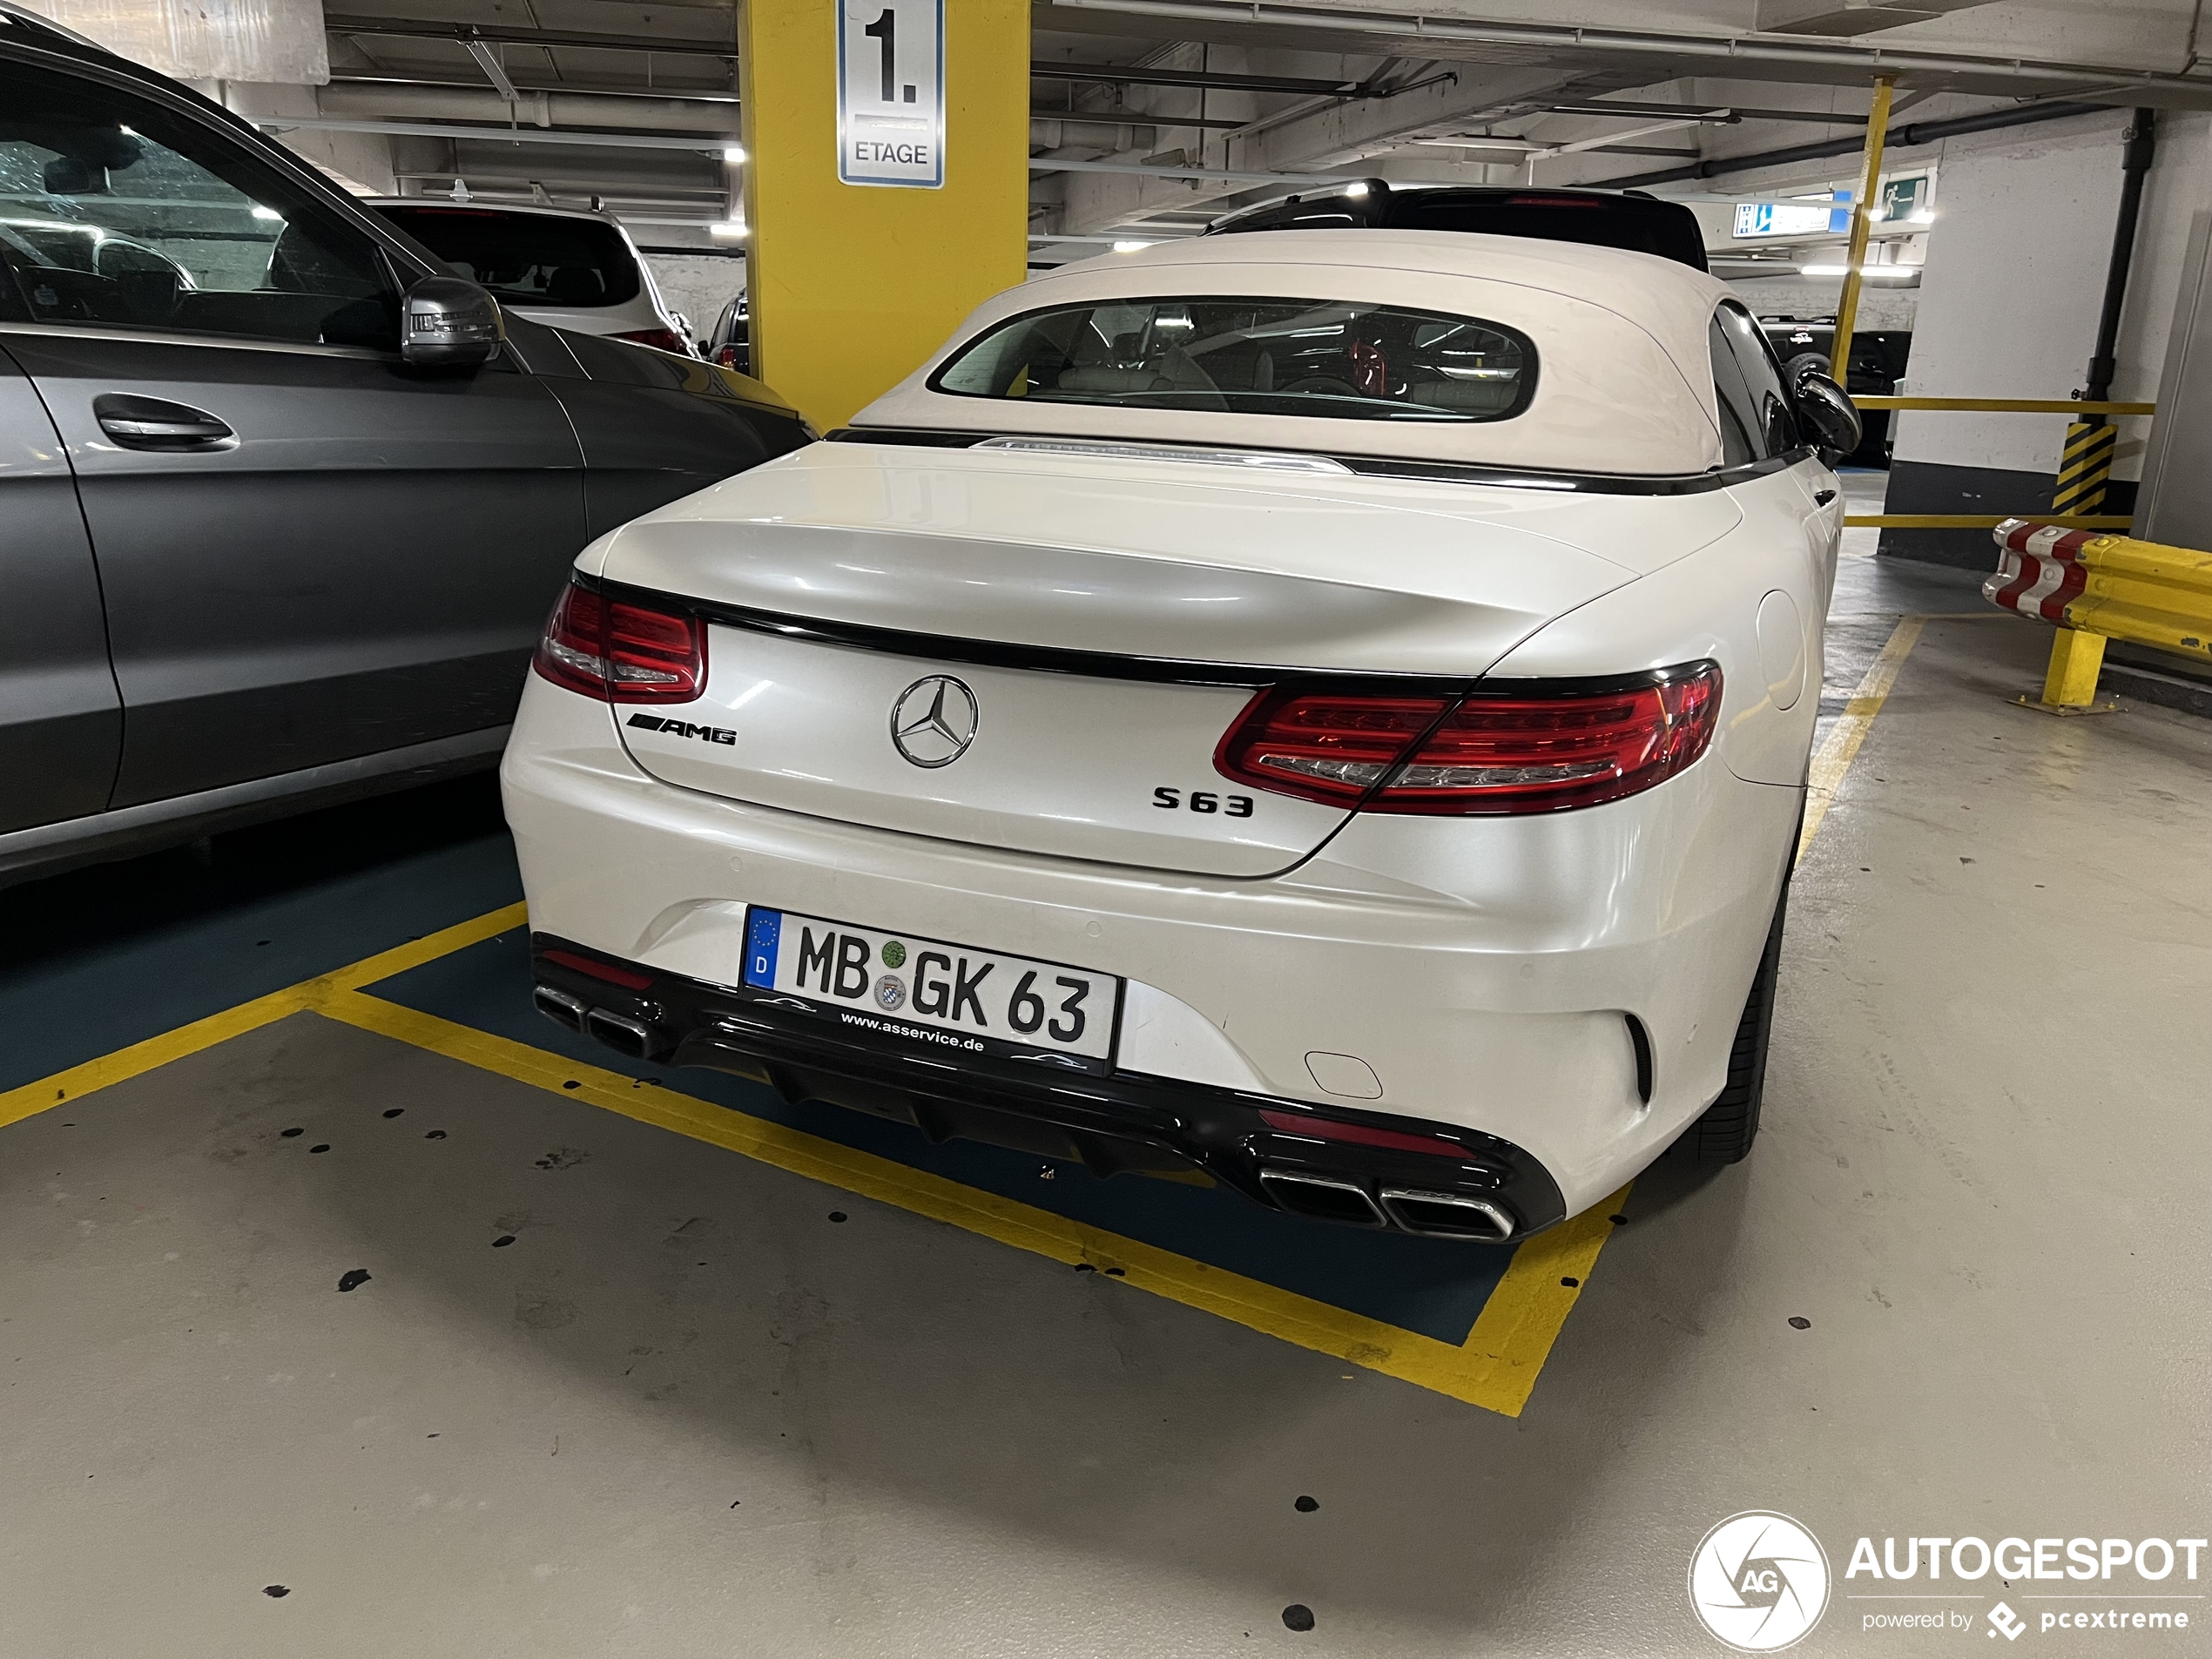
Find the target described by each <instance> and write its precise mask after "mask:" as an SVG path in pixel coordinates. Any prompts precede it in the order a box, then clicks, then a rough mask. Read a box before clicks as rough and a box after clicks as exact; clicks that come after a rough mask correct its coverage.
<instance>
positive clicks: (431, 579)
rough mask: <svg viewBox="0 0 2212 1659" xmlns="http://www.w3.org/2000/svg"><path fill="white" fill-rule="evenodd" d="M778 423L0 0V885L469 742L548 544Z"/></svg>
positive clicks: (443, 768) (778, 410) (758, 390)
mask: <svg viewBox="0 0 2212 1659" xmlns="http://www.w3.org/2000/svg"><path fill="white" fill-rule="evenodd" d="M502 327H503V338H502ZM403 331H404V332H403ZM807 438H808V433H807V430H806V426H805V423H804V422H803V421H801V420H800V419H799V415H798V414H797V413H796V412H795V411H794V410H792V408H790V407H789V406H787V405H786V404H785V403H784V402H783V401H781V400H779V398H777V397H776V396H775V395H773V394H772V393H771V392H770V391H768V389H767V388H765V387H763V386H761V385H760V384H759V382H757V381H750V380H747V379H745V378H744V377H743V376H741V375H738V374H732V373H730V372H729V371H727V370H725V369H722V368H716V367H714V366H712V365H710V364H707V363H703V362H699V361H696V360H691V359H686V358H679V357H675V356H671V355H670V354H666V353H664V352H657V351H649V350H645V349H643V348H641V347H634V346H629V345H625V344H623V343H622V342H619V341H611V340H604V339H597V338H593V337H591V336H588V335H582V334H568V333H565V332H563V331H559V330H556V329H551V328H547V327H540V326H538V325H536V324H534V323H529V322H525V321H523V320H520V319H518V318H506V319H504V320H502V316H501V314H500V313H499V310H498V307H496V304H495V303H494V302H493V301H492V300H491V299H490V297H489V295H487V294H486V293H483V291H482V289H480V288H477V287H474V286H473V285H472V284H469V283H466V282H463V281H462V280H460V279H458V278H455V277H454V276H452V275H450V274H448V273H446V272H445V270H444V268H443V267H442V266H441V265H440V264H439V263H438V262H437V261H436V260H435V259H433V258H432V257H430V255H429V254H428V252H427V251H426V250H425V249H423V248H421V246H418V245H417V244H415V242H413V241H411V240H410V239H408V237H406V236H405V235H404V234H402V233H400V232H398V231H396V230H395V229H394V228H393V227H392V226H389V225H388V224H386V223H385V222H384V221H383V220H382V219H379V218H378V217H377V216H376V215H374V213H370V212H365V211H363V210H361V208H359V207H357V206H354V203H353V201H352V199H350V198H349V197H347V196H346V195H345V194H344V193H343V192H340V191H338V190H336V189H334V187H333V186H332V185H330V184H329V183H328V182H327V181H326V180H325V179H323V178H322V177H321V176H320V174H318V173H317V172H314V170H313V169H312V168H310V167H308V166H307V165H304V164H302V163H300V162H299V161H298V160H296V159H294V158H293V157H292V156H291V155H290V154H289V153H288V152H286V151H285V150H283V149H282V148H280V146H278V145H274V144H273V143H270V142H269V141H267V140H266V139H265V138H262V137H261V136H260V134H259V133H258V132H255V131H254V130H253V128H251V127H250V126H248V125H246V123H244V122H242V121H240V120H239V118H236V117H234V116H233V115H231V114H229V113H228V112H227V111H224V110H222V109H220V108H219V107H218V106H217V105H213V104H212V103H210V102H208V101H207V100H206V99H205V98H200V97H199V95H197V94H196V93H193V92H192V91H189V90H187V89H186V88H185V87H182V86H180V85H178V84H175V83H173V82H172V81H169V80H167V79H165V78H163V77H161V76H159V75H157V74H154V73H152V72H151V71H146V70H145V69H142V68H139V67H138V66H136V65H133V64H129V63H126V62H125V61H124V60H122V59H120V58H118V57H113V56H111V54H109V53H107V52H105V51H102V50H100V49H99V48H98V47H96V46H93V45H91V44H90V43H87V42H85V41H83V40H81V39H79V38H78V37H75V36H73V35H71V34H70V33H68V32H67V31H65V30H58V29H56V28H54V27H52V26H51V25H49V24H44V23H43V22H42V21H40V20H38V19H37V18H35V17H30V15H28V14H26V13H24V12H23V11H21V10H16V9H13V8H10V7H4V6H0V584H3V585H0V592H4V594H5V601H4V603H0V882H5V881H7V880H13V879H20V878H21V877H22V876H23V875H24V873H29V872H31V871H34V870H40V869H45V868H51V867H56V866H58V865H61V864H64V863H71V862H82V861H85V860H93V859H98V858H104V857H109V856H116V855H118V854H121V853H128V852H136V851H138V850H142V849H143V848H145V846H150V845H156V844H158V843H160V842H162V841H165V840H185V839H189V838H190V837H192V836H195V835H199V834H201V833H206V831H208V830H209V829H211V828H214V827H217V826H224V825H228V824H234V823H239V822H243V821H246V820H248V819H254V818H266V817H272V816H275V815H277V814H279V813H284V812H289V811H294V810H298V809H300V808H302V807H305V806H310V805H321V804H327V803H328V802H329V801H331V800H333V799H341V798H343V797H345V796H347V795H357V794H365V793H369V792H375V791H378V790H383V789H390V788H395V787H400V786H405V785H408V784H412V783H415V782H418V781H421V780H422V779H428V778H430V777H434V776H437V775H440V774H442V773H444V772H454V771H459V770H464V769H468V768H471V767H478V766H488V765H492V764H494V763H495V762H496V759H497V758H498V755H499V752H500V749H501V746H502V743H503V741H504V738H505V735H506V728H507V724H508V721H509V718H510V717H511V715H512V711H513V710H514V707H515V704H516V698H517V697H518V696H519V694H520V691H521V689H522V685H523V674H524V672H525V670H526V666H527V664H528V662H529V655H530V651H531V649H532V647H533V645H534V644H535V643H536V638H537V635H538V632H539V629H540V626H541V624H542V623H543V618H544V617H545V613H546V610H547V608H548V607H549V606H550V604H551V603H552V601H553V599H554V598H555V597H556V595H557V594H558V593H559V591H560V590H561V587H562V583H563V581H564V579H565V577H566V576H567V572H568V568H569V565H570V562H571V561H572V560H573V559H574V558H575V556H576V555H577V551H578V550H580V549H581V548H582V547H583V544H584V543H586V542H587V541H589V540H590V538H591V537H593V536H597V535H598V534H599V533H601V532H602V531H604V530H606V529H611V528H612V527H614V526H615V525H617V524H619V523H623V522H624V521H625V520H627V519H629V518H632V517H634V516H637V514H639V513H641V512H644V511H645V510H646V509H650V508H652V507H656V506H658V505H659V504H661V503H662V502H667V501H671V500H673V499H674V498H676V497H677V496H684V495H687V494H689V493H691V491H693V490H696V489H700V488H702V487H703V486H705V485H706V484H709V483H711V482H714V481H715V480H717V479H719V478H723V477H726V476H727V475H730V474H732V473H733V472H738V471H741V470H743V469H745V468H747V467H750V466H753V465H755V464H757V463H758V462H761V461H764V460H766V459H768V458H769V457H771V456H773V455H780V454H783V453H785V452H786V451H787V450H790V449H793V448H797V447H799V445H800V444H801V443H803V442H806V441H807Z"/></svg>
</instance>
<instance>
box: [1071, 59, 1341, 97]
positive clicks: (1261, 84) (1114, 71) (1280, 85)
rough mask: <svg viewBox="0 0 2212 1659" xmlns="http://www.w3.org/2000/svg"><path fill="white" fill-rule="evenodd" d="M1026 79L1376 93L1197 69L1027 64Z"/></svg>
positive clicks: (1334, 83) (1331, 83) (1305, 79)
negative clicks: (1027, 76) (1027, 75)
mask: <svg viewBox="0 0 2212 1659" xmlns="http://www.w3.org/2000/svg"><path fill="white" fill-rule="evenodd" d="M1029 78H1030V79H1031V80H1037V81H1082V82H1084V83H1087V84H1096V85H1101V86H1180V87H1189V88H1201V87H1203V88H1205V89H1207V90H1209V91H1216V92H1296V93H1300V94H1308V93H1318V94H1321V95H1323V96H1325V97H1329V98H1373V97H1377V96H1379V91H1380V89H1379V88H1378V87H1376V86H1374V85H1373V84H1372V83H1370V82H1366V81H1361V80H1354V79H1351V78H1339V79H1336V80H1326V79H1317V78H1313V77H1311V76H1300V75H1232V74H1230V73H1228V72H1226V71H1211V70H1198V69H1125V68H1123V66H1122V65H1121V64H1042V63H1040V64H1030V65H1029Z"/></svg>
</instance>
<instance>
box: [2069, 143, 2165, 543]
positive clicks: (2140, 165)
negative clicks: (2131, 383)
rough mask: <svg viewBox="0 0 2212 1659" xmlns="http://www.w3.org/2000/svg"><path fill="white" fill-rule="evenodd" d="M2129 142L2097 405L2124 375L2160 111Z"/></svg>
mask: <svg viewBox="0 0 2212 1659" xmlns="http://www.w3.org/2000/svg"><path fill="white" fill-rule="evenodd" d="M2126 136H2127V140H2128V143H2127V147H2126V148H2125V149H2124V150H2122V151H2121V156H2120V213H2119V217H2118V218H2117V219H2116V220H2115V221H2114V225H2113V227H2112V258H2111V260H2110V261H2109V263H2107V266H2105V297H2104V305H2103V307H2102V308H2101V311H2100V312H2099V314H2098V317H2097V343H2096V347H2095V349H2094V351H2092V352H2091V354H2090V356H2089V381H2088V384H2087V386H2086V387H2085V388H2083V391H2082V395H2083V397H2084V398H2085V400H2086V401H2088V402H2091V403H2101V402H2103V401H2105V400H2106V399H2107V398H2108V397H2110V396H2111V395H2112V377H2113V376H2114V374H2117V373H2119V365H2118V364H2117V363H2116V362H2115V361H2114V358H2113V353H2114V350H2116V349H2117V348H2118V347H2119V344H2120V314H2121V308H2122V307H2124V306H2125V305H2126V304H2127V302H2128V266H2129V265H2130V264H2131V263H2133V262H2134V257H2135V220H2136V217H2137V215H2138V214H2139V213H2140V212H2141V209H2142V205H2143V179H2145V178H2146V177H2147V176H2148V173H2149V172H2150V164H2151V159H2152V158H2153V157H2154V156H2155V154H2156V152H2157V147H2158V111H2155V110H2137V111H2135V116H2134V120H2133V121H2131V122H2130V123H2129V124H2128V132H2127V135H2126ZM2081 510H2083V511H2088V510H2090V509H2086V508H2085V509H2081Z"/></svg>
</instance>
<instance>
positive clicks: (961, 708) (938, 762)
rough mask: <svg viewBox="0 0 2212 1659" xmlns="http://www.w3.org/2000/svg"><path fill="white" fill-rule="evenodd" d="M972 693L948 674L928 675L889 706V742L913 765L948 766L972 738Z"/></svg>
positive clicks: (974, 721) (966, 748)
mask: <svg viewBox="0 0 2212 1659" xmlns="http://www.w3.org/2000/svg"><path fill="white" fill-rule="evenodd" d="M976 720H977V711H976V707H975V693H974V692H973V691H969V690H968V687H967V686H966V685H962V684H961V682H960V681H958V680H956V679H954V678H953V677H952V676H951V675H949V674H932V675H931V676H930V677H929V678H927V679H921V680H916V681H915V682H914V684H913V685H909V686H908V687H907V689H906V690H905V691H901V692H900V693H899V700H898V701H897V702H896V703H894V704H893V705H891V742H892V745H893V746H894V747H895V748H896V749H897V750H898V751H899V752H900V754H901V755H903V756H905V757H906V758H907V759H908V760H910V761H912V762H913V763H914V765H917V766H927V767H930V768H932V769H934V768H935V767H938V766H949V765H952V764H953V762H954V761H955V760H957V759H960V758H961V756H962V755H964V754H966V753H967V752H968V745H969V744H971V743H973V742H974V741H975V726H976Z"/></svg>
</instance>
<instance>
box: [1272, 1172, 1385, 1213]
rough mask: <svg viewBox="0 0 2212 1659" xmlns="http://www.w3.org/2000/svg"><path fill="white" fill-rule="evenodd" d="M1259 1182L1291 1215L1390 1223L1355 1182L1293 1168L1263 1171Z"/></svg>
mask: <svg viewBox="0 0 2212 1659" xmlns="http://www.w3.org/2000/svg"><path fill="white" fill-rule="evenodd" d="M1259 1184H1260V1185H1261V1186H1262V1187H1263V1188H1264V1189H1265V1190H1266V1192H1267V1196H1268V1197H1271V1198H1272V1199H1274V1200H1275V1202H1276V1203H1277V1204H1280V1205H1281V1206H1282V1207H1283V1208H1284V1209H1285V1210H1287V1211H1290V1212H1291V1214H1292V1215H1294V1216H1305V1217H1310V1218H1312V1220H1315V1221H1340V1222H1344V1223H1345V1224H1349V1225H1351V1226H1354V1227H1384V1226H1387V1225H1389V1223H1388V1222H1386V1220H1384V1218H1383V1212H1382V1211H1379V1210H1378V1209H1377V1208H1375V1201H1374V1200H1373V1199H1372V1197H1369V1196H1368V1195H1367V1189H1366V1188H1365V1187H1363V1186H1360V1185H1359V1184H1357V1183H1356V1182H1352V1181H1339V1180H1338V1179H1336V1178H1335V1177H1332V1176H1325V1175H1307V1174H1305V1173H1303V1172H1302V1171H1299V1170H1261V1171H1260V1172H1259Z"/></svg>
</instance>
